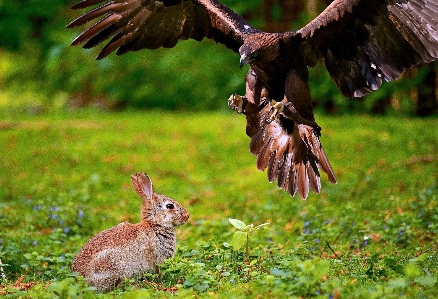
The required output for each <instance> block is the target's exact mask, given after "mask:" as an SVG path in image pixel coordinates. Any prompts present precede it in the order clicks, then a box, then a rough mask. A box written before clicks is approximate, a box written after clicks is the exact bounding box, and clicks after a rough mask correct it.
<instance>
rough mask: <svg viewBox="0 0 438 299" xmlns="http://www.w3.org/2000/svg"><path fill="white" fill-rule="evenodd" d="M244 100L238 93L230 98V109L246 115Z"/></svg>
mask: <svg viewBox="0 0 438 299" xmlns="http://www.w3.org/2000/svg"><path fill="white" fill-rule="evenodd" d="M243 106H244V98H243V97H242V96H240V95H238V94H236V93H233V94H232V95H231V96H230V97H229V98H228V108H230V109H232V110H234V111H236V112H237V113H239V114H242V113H244V107H243Z"/></svg>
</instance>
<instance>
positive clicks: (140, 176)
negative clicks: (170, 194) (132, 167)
mask: <svg viewBox="0 0 438 299" xmlns="http://www.w3.org/2000/svg"><path fill="white" fill-rule="evenodd" d="M131 179H132V185H133V186H134V189H135V192H137V194H138V195H139V196H140V197H141V198H143V199H149V200H150V199H152V198H153V195H154V189H153V188H152V181H151V179H150V178H149V177H148V175H147V174H145V173H144V172H139V173H137V174H132V175H131Z"/></svg>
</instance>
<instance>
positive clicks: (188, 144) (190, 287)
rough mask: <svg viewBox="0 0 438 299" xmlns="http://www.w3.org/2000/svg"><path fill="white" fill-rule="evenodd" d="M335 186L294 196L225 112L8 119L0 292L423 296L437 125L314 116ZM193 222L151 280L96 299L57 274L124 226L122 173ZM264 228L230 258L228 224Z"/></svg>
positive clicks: (432, 238)
mask: <svg viewBox="0 0 438 299" xmlns="http://www.w3.org/2000/svg"><path fill="white" fill-rule="evenodd" d="M317 118H318V119H317V120H318V123H319V125H320V126H321V127H322V128H323V130H322V138H321V141H322V144H323V146H324V148H325V151H326V153H327V155H328V157H329V159H330V161H331V164H332V167H333V169H334V170H335V173H336V175H337V178H338V184H336V185H332V184H330V183H329V182H328V181H327V178H326V176H325V174H323V177H322V179H321V182H322V191H321V193H320V194H318V195H316V194H310V196H309V197H308V199H307V200H306V201H303V200H301V199H300V198H298V197H295V198H292V197H290V196H289V195H288V194H287V193H285V192H284V191H282V190H279V189H277V187H276V185H275V184H269V183H268V182H267V178H266V173H263V172H259V171H258V170H257V169H256V167H255V157H254V156H252V155H251V154H250V153H249V151H248V145H249V138H248V137H247V136H246V135H245V120H244V117H243V116H239V115H237V114H235V113H232V112H229V113H226V112H211V113H209V112H204V113H183V112H181V113H162V112H158V111H152V112H123V113H117V114H116V113H99V112H96V111H80V112H72V113H69V114H67V113H64V114H53V115H41V116H29V115H27V116H20V117H17V116H10V117H4V118H3V120H2V121H1V122H0V152H1V154H0V165H1V169H2V171H1V173H0V186H1V188H0V199H1V200H0V208H1V209H0V225H1V231H0V259H1V267H0V279H1V282H2V284H1V288H0V296H4V297H5V298H107V297H120V298H143V297H158V298H163V297H168V298H169V297H171V298H187V297H192V298H209V297H212V298H246V297H247V298H266V297H267V296H269V297H271V298H284V297H292V298H294V297H296V298H330V299H335V298H437V297H438V291H437V290H438V255H437V253H436V252H437V249H438V248H437V247H438V241H437V236H436V234H437V233H438V202H437V193H438V192H437V190H438V188H437V182H438V166H437V163H438V156H437V152H438V151H437V149H438V130H437V119H436V118H430V119H416V118H396V117H369V116H357V115H356V116H336V117H330V116H324V115H322V116H318V117H317ZM139 171H144V172H146V173H147V174H149V176H150V177H151V179H152V181H153V183H154V187H155V190H156V191H157V192H159V193H162V194H165V195H167V196H169V197H172V198H174V199H176V200H177V201H179V202H180V203H181V204H183V205H184V206H185V207H186V208H187V209H188V210H189V212H190V214H191V217H190V219H189V221H188V223H187V224H185V225H183V226H181V227H180V228H179V229H178V250H177V253H176V255H175V257H174V258H172V259H170V260H167V261H166V262H165V263H164V264H162V265H161V267H160V273H159V274H146V275H145V276H144V278H143V279H137V280H127V281H125V282H124V283H122V285H120V286H119V288H118V289H116V290H115V291H113V292H112V293H109V294H104V295H101V294H99V295H97V294H95V293H94V292H93V290H92V289H90V288H89V287H88V286H87V285H86V283H85V282H84V281H83V279H82V278H80V277H77V276H76V275H75V274H73V273H71V270H70V266H71V262H72V259H73V257H74V256H75V254H76V253H77V252H78V251H79V249H80V248H81V246H82V245H83V244H84V243H85V242H86V241H87V240H88V239H89V238H90V237H91V236H92V235H94V234H96V233H97V232H99V231H101V230H104V229H106V228H109V227H111V226H114V225H116V224H118V223H120V222H122V221H130V222H133V223H134V222H138V221H139V207H140V199H139V198H138V197H137V195H136V194H135V192H134V190H133V188H132V186H131V182H130V175H131V174H132V173H135V172H139ZM229 218H234V219H239V220H241V221H243V222H245V223H246V224H254V225H259V224H263V223H269V225H266V226H264V227H263V229H260V230H255V231H253V232H252V233H251V234H250V235H249V243H248V248H249V257H248V259H246V255H245V248H244V247H245V246H243V247H242V248H240V249H237V250H234V249H233V246H232V244H233V243H232V240H233V235H234V233H235V232H236V231H237V229H236V228H235V227H234V226H233V225H231V223H230V222H229Z"/></svg>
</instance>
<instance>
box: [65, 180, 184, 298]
mask: <svg viewBox="0 0 438 299" xmlns="http://www.w3.org/2000/svg"><path fill="white" fill-rule="evenodd" d="M131 179H132V184H133V185H134V189H135V191H136V192H137V194H138V195H139V196H140V197H141V198H142V199H143V201H142V205H141V222H140V223H137V224H131V223H128V222H122V223H120V224H119V225H117V226H115V227H112V228H109V229H107V230H104V231H103V232H100V233H99V234H97V235H95V236H94V237H92V238H91V239H90V240H89V241H88V242H87V243H86V244H85V245H84V247H83V248H82V249H81V251H79V253H78V254H77V255H76V257H75V259H74V260H73V265H72V270H73V271H74V272H78V273H79V274H80V275H82V276H84V277H85V278H86V279H87V281H88V283H89V284H90V285H92V286H94V287H96V290H97V291H98V292H107V291H110V290H112V289H113V288H114V287H115V286H116V285H117V284H118V283H120V282H121V281H123V280H124V279H125V278H129V277H139V276H141V275H142V274H143V273H145V272H155V271H156V270H157V265H158V264H160V263H162V262H163V261H164V260H165V259H167V258H170V257H172V256H173V255H174V253H175V247H176V232H175V226H178V225H180V224H183V223H185V222H186V221H187V220H188V219H189V213H188V212H187V210H186V209H184V208H183V207H182V206H181V205H180V204H179V203H177V202H176V201H175V200H173V199H171V198H169V197H166V196H164V195H160V194H157V193H155V192H154V190H153V188H152V182H151V180H150V178H149V177H148V176H147V175H146V174H145V173H143V172H140V173H138V174H133V175H131Z"/></svg>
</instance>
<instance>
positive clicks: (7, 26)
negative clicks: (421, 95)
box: [0, 0, 437, 114]
mask: <svg viewBox="0 0 438 299" xmlns="http://www.w3.org/2000/svg"><path fill="white" fill-rule="evenodd" d="M223 2H224V3H225V4H227V5H228V6H229V7H231V8H232V9H233V10H235V11H237V12H238V13H240V14H242V15H243V16H244V17H245V18H247V19H248V20H250V22H251V24H253V25H254V26H255V27H256V28H260V29H263V30H268V31H274V30H288V29H292V28H299V27H300V26H302V25H303V24H305V23H306V22H307V21H309V20H310V19H311V18H312V17H314V14H315V13H316V12H317V11H321V10H322V9H323V8H324V5H326V4H327V2H329V1H322V0H319V1H313V2H314V3H316V2H317V3H318V6H317V8H312V9H311V8H310V6H309V5H307V4H305V3H307V2H309V3H310V2H311V1H269V0H256V1H237V0H224V1H223ZM73 3H74V2H73V1H66V0H53V1H43V0H32V1H29V0H27V1H26V0H21V1H13V0H2V1H0V86H3V88H2V89H1V91H0V107H1V106H8V107H11V106H13V107H26V108H31V110H30V111H32V112H39V111H41V109H42V110H47V109H50V108H51V107H59V106H61V107H64V106H65V105H69V106H70V107H72V108H75V107H81V106H85V105H88V104H90V103H93V104H96V105H99V106H101V107H104V108H116V107H119V106H130V107H136V108H146V107H147V108H162V109H169V110H174V109H176V110H181V109H184V110H199V109H206V110H225V109H227V106H226V104H225V103H226V99H227V98H228V96H229V95H230V94H231V93H233V92H237V93H241V94H242V93H244V76H245V73H246V69H242V70H240V69H239V67H238V56H237V54H234V53H232V51H230V50H229V49H226V48H225V47H224V46H222V45H216V44H215V43H214V42H213V41H211V40H205V41H203V42H202V44H200V43H198V42H195V41H192V40H191V41H184V42H180V43H179V44H178V45H177V46H176V47H175V48H174V49H158V50H154V51H151V50H143V51H141V52H140V53H132V52H131V53H128V54H126V55H123V56H121V57H116V56H115V55H111V56H110V57H108V58H106V59H104V60H102V61H94V60H93V57H95V56H96V55H97V53H98V49H94V50H84V49H81V48H78V47H70V46H69V45H70V43H71V41H72V40H73V39H74V38H75V37H76V35H77V34H78V33H79V32H80V30H81V29H83V28H80V29H77V30H67V29H66V28H65V26H66V25H67V24H68V23H69V22H70V21H71V20H73V19H74V18H76V17H77V16H79V15H80V14H81V13H82V12H81V11H72V10H70V9H69V6H71V5H72V4H73ZM288 5H289V6H288ZM436 69H437V68H436V64H435V69H433V68H424V69H422V68H420V69H419V70H418V71H416V72H418V74H414V73H410V75H408V76H405V77H406V78H405V79H402V80H399V81H397V82H394V83H391V84H384V86H383V88H381V89H380V90H379V91H377V92H374V93H373V94H372V95H370V96H368V97H366V98H365V99H360V100H354V101H353V100H348V99H346V98H345V97H344V96H342V95H341V94H340V93H339V91H338V89H337V87H336V86H335V85H334V83H333V82H332V80H331V79H330V77H329V76H328V74H327V72H326V71H325V70H324V67H323V66H322V65H318V66H317V67H316V68H313V69H311V70H310V72H311V74H310V75H311V90H312V93H313V98H314V101H315V104H316V106H318V107H322V108H323V109H324V110H325V111H327V112H331V113H334V112H336V113H344V112H351V111H358V112H377V113H386V112H389V111H398V112H401V113H407V114H413V113H415V109H416V107H415V105H416V101H417V100H416V99H417V97H418V95H417V93H418V92H416V91H415V90H416V87H417V86H420V85H421V84H422V83H423V81H424V80H425V77H426V76H427V74H428V73H430V72H431V71H434V72H435V73H436Z"/></svg>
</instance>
